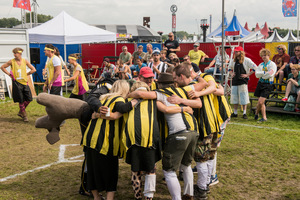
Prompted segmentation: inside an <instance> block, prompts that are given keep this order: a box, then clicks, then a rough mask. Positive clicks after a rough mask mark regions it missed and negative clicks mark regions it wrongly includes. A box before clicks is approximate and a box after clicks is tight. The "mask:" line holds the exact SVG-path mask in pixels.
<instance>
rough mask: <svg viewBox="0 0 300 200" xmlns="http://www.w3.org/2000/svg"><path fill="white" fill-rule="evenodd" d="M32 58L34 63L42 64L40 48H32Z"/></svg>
mask: <svg viewBox="0 0 300 200" xmlns="http://www.w3.org/2000/svg"><path fill="white" fill-rule="evenodd" d="M30 60H31V63H33V64H40V48H30Z"/></svg>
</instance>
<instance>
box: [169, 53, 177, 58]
mask: <svg viewBox="0 0 300 200" xmlns="http://www.w3.org/2000/svg"><path fill="white" fill-rule="evenodd" d="M170 56H173V57H174V58H178V56H177V55H176V53H170V54H169V57H170Z"/></svg>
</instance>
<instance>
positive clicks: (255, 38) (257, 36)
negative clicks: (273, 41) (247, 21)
mask: <svg viewBox="0 0 300 200" xmlns="http://www.w3.org/2000/svg"><path fill="white" fill-rule="evenodd" d="M263 38H264V35H263V34H262V33H261V32H260V30H258V31H256V32H251V33H250V34H249V35H247V36H246V37H244V38H241V39H239V40H238V41H240V42H260V41H263V40H264V39H263Z"/></svg>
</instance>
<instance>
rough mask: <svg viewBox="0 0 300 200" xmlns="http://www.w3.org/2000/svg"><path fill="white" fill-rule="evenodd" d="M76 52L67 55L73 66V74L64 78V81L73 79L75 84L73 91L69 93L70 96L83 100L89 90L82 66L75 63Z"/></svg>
mask: <svg viewBox="0 0 300 200" xmlns="http://www.w3.org/2000/svg"><path fill="white" fill-rule="evenodd" d="M77 59H78V58H77V56H76V54H70V55H69V57H68V60H69V63H70V64H71V65H73V66H74V68H75V70H74V73H73V76H72V77H70V78H68V79H66V80H65V82H69V81H73V80H75V85H74V88H73V91H72V93H71V95H70V98H75V99H80V100H85V98H86V96H85V95H86V92H87V91H88V90H89V85H88V82H87V80H86V78H85V75H84V72H83V69H82V67H81V66H80V65H79V64H78V63H77V61H76V60H77Z"/></svg>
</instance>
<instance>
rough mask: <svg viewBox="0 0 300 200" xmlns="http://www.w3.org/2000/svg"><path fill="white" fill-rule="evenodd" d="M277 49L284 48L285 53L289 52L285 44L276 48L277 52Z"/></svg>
mask: <svg viewBox="0 0 300 200" xmlns="http://www.w3.org/2000/svg"><path fill="white" fill-rule="evenodd" d="M277 48H282V49H283V53H285V52H287V48H286V46H285V45H283V44H280V45H278V46H277V47H276V51H277ZM277 52H278V51H277Z"/></svg>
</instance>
